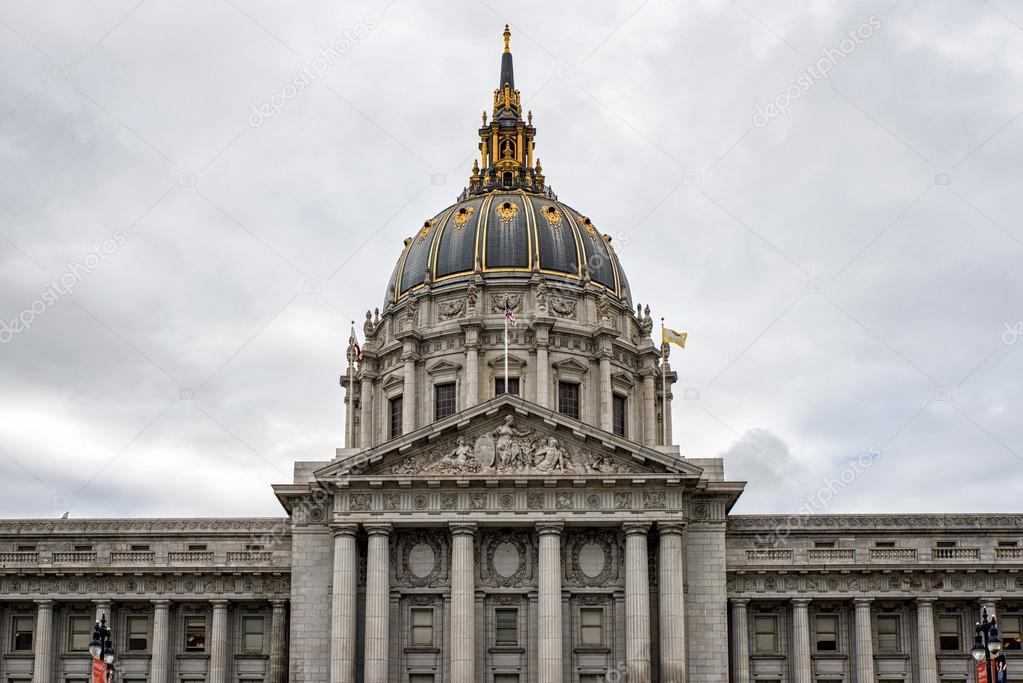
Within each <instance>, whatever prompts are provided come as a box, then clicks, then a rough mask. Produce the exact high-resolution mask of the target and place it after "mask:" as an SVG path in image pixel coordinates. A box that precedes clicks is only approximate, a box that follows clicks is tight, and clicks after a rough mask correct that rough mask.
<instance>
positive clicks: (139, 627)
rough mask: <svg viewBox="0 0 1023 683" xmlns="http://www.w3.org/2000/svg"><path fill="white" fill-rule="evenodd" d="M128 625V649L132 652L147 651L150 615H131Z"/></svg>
mask: <svg viewBox="0 0 1023 683" xmlns="http://www.w3.org/2000/svg"><path fill="white" fill-rule="evenodd" d="M126 626H127V627H128V649H129V650H130V651H132V652H145V651H146V650H148V649H149V617H143V616H138V615H133V616H129V617H128V619H127V622H126Z"/></svg>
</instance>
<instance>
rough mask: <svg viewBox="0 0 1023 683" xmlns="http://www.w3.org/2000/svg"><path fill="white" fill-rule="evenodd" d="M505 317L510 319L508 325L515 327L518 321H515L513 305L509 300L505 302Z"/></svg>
mask: <svg viewBox="0 0 1023 683" xmlns="http://www.w3.org/2000/svg"><path fill="white" fill-rule="evenodd" d="M504 317H505V318H507V319H508V324H509V325H511V326H512V327H515V326H516V325H517V324H518V321H517V320H516V319H515V311H513V310H512V303H511V301H509V300H508V299H505V300H504Z"/></svg>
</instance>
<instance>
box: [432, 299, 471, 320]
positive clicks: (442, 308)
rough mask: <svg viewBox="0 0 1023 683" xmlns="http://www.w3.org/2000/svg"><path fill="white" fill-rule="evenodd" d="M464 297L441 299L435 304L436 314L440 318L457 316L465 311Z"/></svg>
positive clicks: (447, 318) (446, 318) (449, 318)
mask: <svg viewBox="0 0 1023 683" xmlns="http://www.w3.org/2000/svg"><path fill="white" fill-rule="evenodd" d="M465 303H466V302H465V299H456V300H455V301H443V302H441V303H440V304H439V305H438V306H437V315H439V316H440V319H441V320H451V319H452V318H457V317H459V316H460V315H462V314H463V313H464V312H465Z"/></svg>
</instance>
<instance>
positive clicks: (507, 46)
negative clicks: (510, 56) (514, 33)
mask: <svg viewBox="0 0 1023 683" xmlns="http://www.w3.org/2000/svg"><path fill="white" fill-rule="evenodd" d="M504 51H505V52H511V31H509V30H508V24H505V25H504Z"/></svg>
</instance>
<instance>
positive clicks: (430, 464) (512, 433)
mask: <svg viewBox="0 0 1023 683" xmlns="http://www.w3.org/2000/svg"><path fill="white" fill-rule="evenodd" d="M629 471H631V470H629V468H627V467H625V466H624V465H622V464H621V463H619V462H617V461H616V460H614V459H613V458H612V457H610V456H609V455H604V454H599V453H581V452H578V451H576V452H573V449H570V447H569V446H568V445H567V444H564V443H562V442H561V440H560V439H558V438H557V437H555V436H551V435H549V434H545V433H539V432H536V431H535V430H533V429H531V428H528V427H521V426H520V425H518V424H517V423H516V422H515V418H514V417H512V416H510V415H509V416H507V417H506V418H505V419H504V421H503V422H502V423H501V424H500V425H499V426H498V427H496V428H495V429H493V430H490V431H487V432H484V433H482V434H479V435H478V436H476V437H475V438H472V437H468V436H459V437H458V438H457V439H456V440H455V443H454V444H448V445H446V446H439V447H437V448H435V449H433V450H430V451H427V452H426V453H423V454H421V455H409V456H406V457H405V458H404V459H403V460H401V462H399V463H397V464H395V465H393V466H392V467H391V474H397V475H405V476H411V475H416V474H441V475H444V474H448V475H451V474H624V473H627V472H629Z"/></svg>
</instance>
